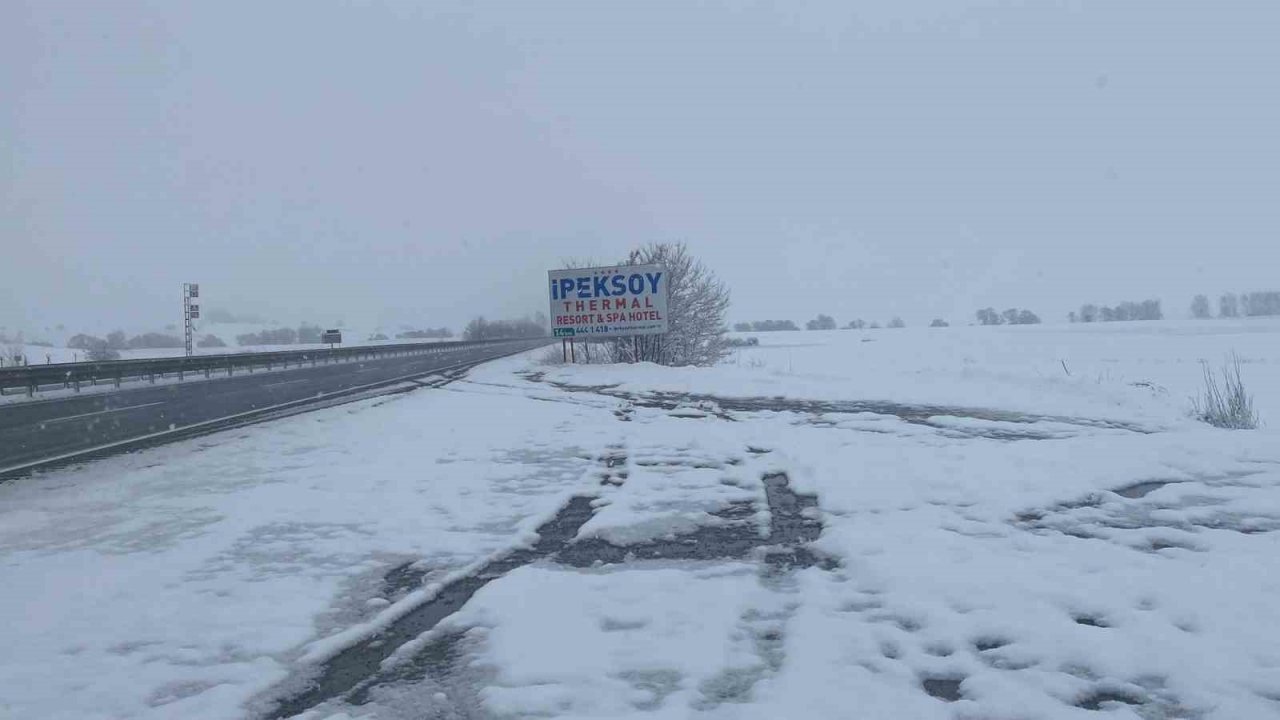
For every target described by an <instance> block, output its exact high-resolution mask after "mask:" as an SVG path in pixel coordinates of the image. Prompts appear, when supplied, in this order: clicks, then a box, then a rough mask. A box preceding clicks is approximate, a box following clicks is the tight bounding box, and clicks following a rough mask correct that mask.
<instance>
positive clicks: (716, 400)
mask: <svg viewBox="0 0 1280 720" xmlns="http://www.w3.org/2000/svg"><path fill="white" fill-rule="evenodd" d="M525 377H526V378H527V379H528V380H531V381H533V382H543V383H547V384H549V385H551V386H552V387H555V388H558V389H560V390H564V391H566V392H588V393H595V394H598V395H606V396H609V397H614V398H618V399H620V400H625V401H627V402H628V403H630V404H631V405H632V406H634V407H646V408H656V409H660V410H667V411H681V410H688V409H689V408H690V407H691V406H692V407H695V408H698V409H704V410H707V411H708V412H709V414H713V415H715V416H716V417H719V418H721V419H725V420H732V419H733V417H732V416H731V415H729V414H728V413H729V412H792V413H799V414H809V415H826V414H844V415H857V414H861V413H870V414H873V415H892V416H895V417H897V418H899V419H901V420H902V421H904V422H907V423H910V424H912V425H924V426H928V427H931V428H935V429H944V430H946V431H948V432H950V433H953V434H957V435H961V436H965V437H987V438H992V439H997V440H1048V439H1052V438H1055V437H1058V435H1056V434H1050V433H1044V432H1038V431H1035V430H1031V429H1026V430H1023V429H1007V428H963V427H944V426H939V425H938V424H937V422H936V420H934V418H936V417H938V416H953V417H960V418H970V419H974V420H985V421H989V422H1000V423H1011V424H1016V425H1033V424H1035V423H1043V422H1049V423H1059V424H1063V425H1075V426H1077V427H1085V428H1093V429H1099V430H1124V431H1128V432H1135V433H1142V434H1144V435H1149V434H1152V433H1154V432H1155V431H1154V430H1151V429H1148V428H1144V427H1141V426H1139V425H1136V424H1133V423H1125V422H1119V421H1113V420H1098V419H1094V418H1080V417H1068V416H1061V415H1037V414H1032V413H1018V412H1010V411H1005V410H989V409H984V408H965V407H949V406H942V405H910V404H904V403H894V402H878V401H863V400H798V399H794V398H785V397H721V396H718V395H701V394H684V393H666V392H653V393H645V394H634V393H628V392H624V391H621V390H618V389H617V388H618V386H617V385H572V384H568V383H558V382H554V381H550V380H546V379H545V377H544V376H543V375H542V374H540V373H531V374H529V375H526V376H525Z"/></svg>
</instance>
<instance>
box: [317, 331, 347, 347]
mask: <svg viewBox="0 0 1280 720" xmlns="http://www.w3.org/2000/svg"><path fill="white" fill-rule="evenodd" d="M320 342H322V343H325V344H328V345H341V344H342V331H341V330H325V331H324V332H323V333H321V335H320Z"/></svg>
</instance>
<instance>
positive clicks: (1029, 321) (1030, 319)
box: [1016, 310, 1040, 325]
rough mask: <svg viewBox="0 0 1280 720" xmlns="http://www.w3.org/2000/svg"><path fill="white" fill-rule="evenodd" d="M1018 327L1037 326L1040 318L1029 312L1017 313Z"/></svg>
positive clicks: (1020, 311)
mask: <svg viewBox="0 0 1280 720" xmlns="http://www.w3.org/2000/svg"><path fill="white" fill-rule="evenodd" d="M1016 324H1018V325H1039V324H1040V317H1039V316H1038V315H1036V314H1035V313H1033V312H1031V311H1030V310H1019V311H1018V322H1017V323H1016Z"/></svg>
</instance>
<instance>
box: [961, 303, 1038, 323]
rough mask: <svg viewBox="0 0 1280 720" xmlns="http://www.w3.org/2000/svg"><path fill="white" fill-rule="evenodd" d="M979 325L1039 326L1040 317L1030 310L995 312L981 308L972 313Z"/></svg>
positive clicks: (993, 309)
mask: <svg viewBox="0 0 1280 720" xmlns="http://www.w3.org/2000/svg"><path fill="white" fill-rule="evenodd" d="M974 316H975V317H976V318H977V319H978V324H979V325H1039V324H1040V316H1038V315H1036V314H1035V313H1033V312H1031V311H1030V310H1020V309H1018V308H1009V309H1008V310H1005V311H1004V312H1002V313H1001V312H996V309H995V308H989V307H988V308H983V309H981V310H979V311H978V312H976V313H974Z"/></svg>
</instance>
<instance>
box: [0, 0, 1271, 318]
mask: <svg viewBox="0 0 1280 720" xmlns="http://www.w3.org/2000/svg"><path fill="white" fill-rule="evenodd" d="M1277 37H1280V3H1277V2H1274V1H1273V0H1252V1H1248V0H1213V1H1212V2H1210V1H1209V0H1201V1H1197V2H1179V1H1177V0H1160V1H1156V0H1151V1H1145V2H1135V1H1131V0H1097V1H1091V0H1079V1H1076V2H1054V1H1052V0H1042V1H1038V2H1016V1H1012V0H1007V1H1004V2H983V1H979V0H893V1H892V2H890V1H889V0H881V1H880V2H875V3H870V2H847V1H836V2H828V3H800V2H780V3H777V4H770V3H759V2H757V3H716V2H700V3H692V2H635V3H629V4H627V5H623V4H621V3H595V2H581V3H552V2H510V3H475V4H474V6H473V4H472V3H463V4H458V5H456V6H454V5H450V4H448V3H445V2H441V1H439V0H430V1H428V2H405V3H394V2H385V3H383V2H346V3H337V2H314V1H311V0H307V1H299V2H266V3H263V2H231V1H227V2H221V1H220V2H198V3H197V2H167V1H161V0H157V1H156V2H150V3H139V2H125V1H115V2H109V3H100V2H87V1H83V2H46V1H43V0H38V1H35V2H24V1H23V0H7V1H6V2H4V3H0V246H2V247H0V267H2V268H3V273H0V325H6V326H8V327H9V328H10V329H14V328H26V329H28V330H38V329H39V328H41V327H43V326H45V325H52V324H56V323H59V322H61V323H65V324H67V325H68V326H71V327H86V328H104V327H108V326H115V325H120V326H125V327H129V328H137V329H139V330H141V329H149V328H150V327H151V326H155V327H159V326H161V325H163V324H166V323H170V322H174V321H176V320H179V319H180V312H179V310H180V298H181V283H182V282H183V281H187V280H194V281H199V282H200V283H201V284H202V288H203V289H204V296H205V297H204V302H205V305H206V307H221V308H225V309H228V310H232V311H255V312H258V313H260V314H264V315H268V316H271V317H277V318H280V319H282V320H284V321H288V322H296V321H299V320H314V321H316V322H320V323H322V324H329V323H330V322H333V321H336V320H337V319H340V318H341V319H345V320H346V321H347V322H348V323H349V324H354V323H364V324H369V323H383V324H386V325H387V326H388V327H394V326H395V325H398V324H401V323H406V324H412V325H438V324H449V325H452V326H454V327H455V328H456V327H458V326H460V325H461V324H462V323H463V322H465V320H466V319H467V318H468V317H470V316H473V315H476V314H485V315H489V316H499V315H517V314H523V313H526V312H528V313H532V312H534V311H537V310H542V309H544V308H545V307H546V304H547V303H546V299H545V296H546V290H545V286H544V282H545V277H546V276H545V272H546V270H547V269H548V268H551V267H555V266H557V265H558V264H559V263H560V261H561V260H563V259H566V258H594V259H598V260H602V261H613V260H615V259H618V258H620V257H621V256H623V255H624V254H625V252H626V250H627V249H628V248H629V247H631V246H633V245H635V244H638V243H643V242H648V241H655V240H684V241H686V242H687V243H688V244H689V245H690V247H691V248H692V250H693V251H694V252H695V254H697V255H698V256H699V257H701V258H702V259H703V260H704V261H705V262H706V263H707V264H708V265H709V266H710V267H711V268H712V269H713V270H714V271H716V272H717V273H718V274H719V275H720V276H721V277H722V278H723V279H724V280H725V281H726V282H727V283H728V284H729V286H730V287H731V289H732V291H733V298H734V304H733V308H732V310H731V319H732V320H735V321H736V320H746V319H759V318H764V317H771V318H790V319H794V320H797V321H803V320H805V319H807V318H809V317H812V316H813V315H814V314H816V313H817V312H819V311H825V312H828V313H830V314H833V315H835V316H836V317H837V319H839V320H840V321H841V322H842V323H843V322H844V321H846V320H848V319H851V318H853V317H863V318H866V319H868V320H872V319H874V320H879V321H881V322H883V321H884V320H886V319H887V318H889V317H891V316H893V315H901V316H902V317H903V318H904V319H906V320H907V321H908V323H909V324H920V323H923V322H927V321H928V320H929V319H930V318H932V317H935V316H941V317H945V318H948V319H950V320H952V321H953V322H957V321H958V322H968V321H969V319H970V318H971V316H972V312H973V310H974V309H976V308H978V307H982V306H986V305H994V306H996V307H998V308H1004V307H1008V306H1013V305H1016V306H1020V307H1022V306H1025V307H1030V308H1031V309H1033V310H1036V311H1037V312H1039V313H1040V314H1041V315H1042V316H1044V317H1045V318H1046V319H1047V320H1060V319H1061V318H1062V317H1063V315H1064V314H1065V313H1066V312H1067V310H1069V309H1071V308H1074V307H1077V306H1078V305H1079V304H1080V303H1082V302H1085V301H1094V302H1102V303H1114V302H1118V301H1120V300H1126V299H1141V298H1143V297H1148V296H1157V297H1161V298H1163V299H1164V301H1165V304H1166V314H1167V315H1181V314H1183V313H1185V311H1186V306H1187V304H1188V302H1189V300H1190V298H1191V296H1192V295H1193V294H1195V293H1198V292H1204V293H1208V294H1211V295H1212V294H1217V293H1220V292H1223V291H1227V290H1236V291H1247V290H1253V289H1262V288H1277V289H1280V232H1277V231H1278V230H1280V132H1278V131H1277V128H1280V86H1278V85H1277V76H1276V68H1278V67H1280V42H1277Z"/></svg>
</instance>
